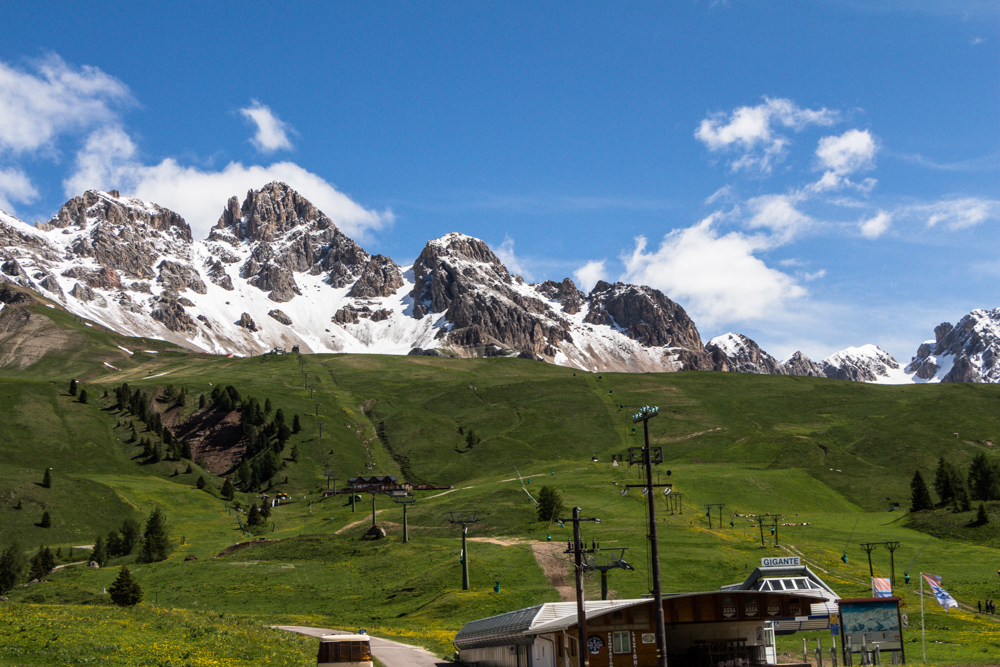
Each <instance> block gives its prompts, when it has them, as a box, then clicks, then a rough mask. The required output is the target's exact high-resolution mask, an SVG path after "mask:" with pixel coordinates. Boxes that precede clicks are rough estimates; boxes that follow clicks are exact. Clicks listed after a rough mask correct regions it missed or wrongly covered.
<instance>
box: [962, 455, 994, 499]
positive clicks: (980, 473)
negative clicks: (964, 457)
mask: <svg viewBox="0 0 1000 667" xmlns="http://www.w3.org/2000/svg"><path fill="white" fill-rule="evenodd" d="M969 490H970V491H971V492H972V497H973V498H975V499H976V500H1000V464H997V462H996V461H992V460H990V459H989V457H987V456H986V453H985V452H979V453H978V454H976V455H975V456H974V457H973V459H972V463H971V464H969Z"/></svg>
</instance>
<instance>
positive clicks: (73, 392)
mask: <svg viewBox="0 0 1000 667" xmlns="http://www.w3.org/2000/svg"><path fill="white" fill-rule="evenodd" d="M69 395H70V396H76V380H70V381H69Z"/></svg>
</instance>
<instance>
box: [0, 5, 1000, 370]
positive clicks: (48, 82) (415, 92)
mask: <svg viewBox="0 0 1000 667" xmlns="http://www.w3.org/2000/svg"><path fill="white" fill-rule="evenodd" d="M155 4H156V5H158V6H155V7H152V8H148V9H138V8H130V9H125V10H122V9H121V8H120V7H121V5H120V3H107V2H94V1H90V2H55V3H51V2H49V3H41V2H34V1H31V0H21V1H19V2H17V3H10V6H6V7H5V8H4V12H3V14H2V15H0V26H2V28H3V33H4V35H5V37H4V39H3V41H2V42H0V209H3V210H6V211H8V212H10V213H13V214H15V215H17V216H18V217H20V218H21V219H23V220H26V221H28V222H33V221H35V220H46V219H48V218H49V217H51V216H52V215H53V214H54V213H55V212H56V211H57V210H58V208H59V206H60V205H61V204H62V203H63V202H64V201H65V200H66V199H67V198H69V197H71V196H75V195H77V194H80V193H81V192H82V191H83V190H84V189H87V188H93V187H96V188H102V189H119V190H121V191H122V192H123V193H126V194H133V195H136V196H141V197H143V198H145V199H149V200H152V201H155V202H157V203H160V204H162V205H165V206H168V207H170V208H173V209H175V210H177V211H178V212H180V213H181V214H182V215H184V216H185V218H186V219H187V220H188V222H189V223H190V224H191V226H192V228H193V229H194V230H195V234H196V236H199V237H204V236H205V235H206V234H207V230H208V228H209V227H210V226H211V225H212V224H214V223H215V221H216V220H217V219H218V216H219V214H220V213H221V211H222V207H223V205H224V204H225V201H226V200H227V199H228V198H229V197H230V196H232V195H234V194H238V195H240V196H241V197H242V195H243V194H244V193H245V191H246V190H247V189H248V188H250V187H260V186H261V185H264V184H265V183H266V182H268V181H270V180H275V179H279V180H285V181H287V182H289V183H290V184H291V185H293V186H294V187H296V188H297V189H299V190H300V191H302V192H303V193H304V194H305V195H306V196H308V197H310V198H311V199H313V200H314V202H315V203H317V204H318V205H319V206H320V208H322V209H323V210H324V211H325V212H326V213H327V214H328V215H330V216H331V217H332V218H333V219H334V220H335V221H336V222H337V223H338V224H339V225H340V226H341V227H342V228H343V229H344V230H345V232H347V233H348V234H350V235H352V236H353V237H354V238H356V239H358V240H359V241H360V242H361V243H362V245H363V246H365V248H366V249H368V250H369V251H371V252H380V253H383V254H386V255H389V256H391V257H393V258H394V259H396V260H397V261H399V262H401V263H405V262H409V261H411V260H412V259H413V258H414V257H416V255H417V254H418V253H419V252H420V250H421V248H422V247H423V245H424V243H425V242H426V241H427V240H428V239H431V238H436V237H439V236H441V235H443V234H445V233H447V232H450V231H460V232H463V233H466V234H471V235H473V236H477V237H479V238H482V239H484V240H485V241H487V242H488V243H489V244H490V245H491V247H493V249H494V250H495V251H497V252H498V254H500V255H501V257H502V258H503V259H504V260H505V261H506V262H507V263H508V266H509V268H511V269H512V270H514V271H517V272H520V273H522V274H523V275H524V276H525V277H526V278H527V279H529V280H532V281H541V280H545V279H554V280H561V279H562V278H564V277H567V276H570V277H573V278H574V280H576V282H577V283H578V284H579V285H581V286H582V287H584V288H585V289H589V288H590V287H591V286H592V284H593V282H594V281H595V280H597V279H605V280H609V281H615V280H623V281H627V282H639V283H643V284H649V285H652V286H654V287H657V288H658V289H661V290H662V291H663V292H664V293H666V294H667V295H668V296H669V297H671V298H672V299H674V300H675V301H678V302H679V303H681V304H682V305H683V306H684V307H685V308H686V309H687V310H688V312H689V313H690V314H691V315H692V317H693V318H694V319H695V322H696V323H697V325H698V327H699V330H700V332H701V334H702V337H703V339H705V340H706V341H707V340H708V339H709V338H711V337H713V336H715V335H718V334H721V333H725V332H726V331H737V332H740V333H744V334H746V335H749V336H750V337H752V338H754V339H755V340H757V342H758V343H760V344H761V346H762V347H764V349H765V350H767V351H769V352H771V353H772V354H775V355H776V356H779V357H781V356H785V355H787V354H790V353H791V352H793V351H794V350H796V349H802V350H803V351H805V352H806V354H808V355H809V356H811V357H813V358H821V357H823V356H825V355H827V354H829V353H831V352H833V351H836V350H838V349H841V348H843V347H846V346H849V345H861V344H865V343H875V344H878V345H880V346H881V347H883V348H884V349H886V350H887V351H889V352H891V353H892V354H894V355H895V356H896V357H897V359H899V360H900V361H903V362H906V361H908V360H909V358H910V357H911V356H912V355H913V354H914V353H915V351H916V346H917V345H918V344H919V343H920V342H921V341H922V340H924V339H926V338H929V337H931V336H932V330H933V327H934V326H935V325H937V324H938V323H939V322H941V321H945V320H947V321H951V322H955V321H957V320H958V319H959V318H961V317H962V316H963V315H964V314H965V313H967V312H968V311H969V310H971V309H972V308H977V307H982V308H993V307H1000V299H998V289H997V285H998V281H1000V236H998V234H997V233H996V230H997V223H998V221H1000V29H998V28H1000V1H998V0H969V1H966V2H959V1H957V0H898V1H897V0H795V1H783V0H772V1H766V0H726V1H723V0H716V1H714V2H713V1H708V0H704V1H699V0H676V1H673V2H636V3H624V4H623V3H610V2H608V3H596V2H593V3H579V2H530V3H515V2H508V3H493V4H488V3H470V2H454V3H445V2H425V3H416V2H409V3H407V2H354V3H331V2H297V3H257V2H239V3H235V2H232V3H219V2H198V3H195V2H184V1H176V2H170V3H155ZM623 7H625V8H624V9H623Z"/></svg>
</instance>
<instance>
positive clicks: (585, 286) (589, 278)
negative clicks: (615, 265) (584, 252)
mask: <svg viewBox="0 0 1000 667" xmlns="http://www.w3.org/2000/svg"><path fill="white" fill-rule="evenodd" d="M605 263H606V262H605V260H603V259H601V260H597V259H595V260H591V261H589V262H587V263H586V264H584V265H583V266H581V267H580V268H578V269H577V270H576V271H574V272H573V282H575V283H576V286H577V287H579V288H580V289H581V290H583V291H584V292H589V291H590V290H592V289H594V285H596V284H597V281H598V280H607V278H608V270H607V268H606V267H605Z"/></svg>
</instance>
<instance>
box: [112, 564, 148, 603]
mask: <svg viewBox="0 0 1000 667" xmlns="http://www.w3.org/2000/svg"><path fill="white" fill-rule="evenodd" d="M108 595H110V596H111V601H112V602H114V603H115V604H116V605H118V606H119V607H131V606H132V605H136V604H139V603H140V602H142V588H140V587H139V582H137V581H136V580H135V577H133V576H132V573H131V572H129V569H128V566H127V565H122V567H121V569H120V570H119V571H118V576H117V577H116V578H115V581H114V583H112V584H111V586H110V588H108Z"/></svg>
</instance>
